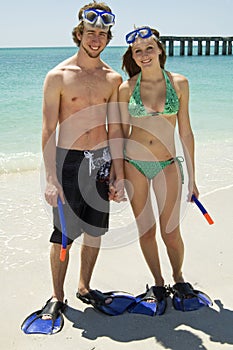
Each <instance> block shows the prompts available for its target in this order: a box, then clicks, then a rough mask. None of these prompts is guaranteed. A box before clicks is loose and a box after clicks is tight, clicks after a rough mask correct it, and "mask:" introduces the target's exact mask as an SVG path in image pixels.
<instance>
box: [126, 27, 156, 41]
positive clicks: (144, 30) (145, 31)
mask: <svg viewBox="0 0 233 350" xmlns="http://www.w3.org/2000/svg"><path fill="white" fill-rule="evenodd" d="M151 36H153V37H154V39H155V40H156V41H159V38H158V37H157V36H156V35H155V34H154V33H153V32H152V30H151V29H150V27H141V28H136V29H135V30H133V31H132V32H130V33H128V34H126V36H125V40H126V42H127V44H129V45H132V44H133V43H134V42H135V40H136V39H137V38H138V37H140V38H142V39H146V38H150V37H151Z"/></svg>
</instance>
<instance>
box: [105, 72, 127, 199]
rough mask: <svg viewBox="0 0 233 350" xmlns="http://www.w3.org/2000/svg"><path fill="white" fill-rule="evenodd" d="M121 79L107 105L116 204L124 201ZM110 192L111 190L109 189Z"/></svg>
mask: <svg viewBox="0 0 233 350" xmlns="http://www.w3.org/2000/svg"><path fill="white" fill-rule="evenodd" d="M121 82H122V78H121V77H119V78H118V83H117V84H116V86H115V89H114V91H113V93H112V96H111V98H110V99H109V104H108V113H107V115H108V141H109V147H110V151H111V156H112V163H113V171H114V179H113V187H114V189H115V196H114V198H113V199H114V200H115V201H117V202H120V201H124V200H125V193H124V159H123V158H124V157H123V146H124V140H123V133H122V128H121V120H120V110H119V103H118V87H119V85H120V84H121ZM110 190H111V188H110Z"/></svg>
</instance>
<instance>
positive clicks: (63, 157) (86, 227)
mask: <svg viewBox="0 0 233 350" xmlns="http://www.w3.org/2000/svg"><path fill="white" fill-rule="evenodd" d="M56 167H57V177H58V181H59V182H60V184H61V185H62V188H63V192H64V195H65V205H64V206H63V210H64V216H65V221H66V230H67V243H68V244H71V243H72V242H73V241H74V240H75V239H76V238H77V237H79V236H80V235H81V234H82V233H83V232H86V233H87V234H89V235H91V236H93V237H98V236H101V235H103V234H105V233H106V232H107V231H108V227H109V199H108V191H109V173H110V167H111V156H110V153H109V148H108V147H105V148H101V149H97V150H90V151H82V150H67V149H63V148H59V147H57V150H56ZM53 224H54V230H53V232H52V235H51V238H50V242H52V243H59V244H61V243H62V233H61V225H60V220H59V214H58V208H53Z"/></svg>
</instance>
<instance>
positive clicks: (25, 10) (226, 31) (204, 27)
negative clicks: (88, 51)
mask: <svg viewBox="0 0 233 350" xmlns="http://www.w3.org/2000/svg"><path fill="white" fill-rule="evenodd" d="M91 1H92V0H87V1H85V0H78V1H77V0H40V1H33V0H11V1H1V4H0V47H51V46H52V47H53V46H74V43H73V41H72V35H71V32H72V29H73V27H75V25H76V24H77V22H78V21H77V12H78V10H79V9H80V8H81V7H82V6H83V5H85V4H87V3H89V2H91ZM105 2H106V3H107V4H108V6H110V7H111V9H112V12H113V13H114V14H115V15H116V24H115V26H114V27H113V30H112V32H113V36H114V38H113V40H112V41H111V43H110V45H114V46H124V45H126V44H125V41H124V38H125V34H127V33H128V32H129V31H131V30H132V29H133V27H134V24H135V25H136V26H142V25H149V26H151V27H153V28H156V29H157V30H159V32H160V35H183V36H185V35H187V36H188V35H190V36H195V35H196V36H198V35H199V36H233V24H232V23H233V22H232V14H233V0H176V1H175V0H164V1H161V0H128V1H127V0H106V1H105Z"/></svg>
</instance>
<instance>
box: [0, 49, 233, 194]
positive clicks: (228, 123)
mask: <svg viewBox="0 0 233 350" xmlns="http://www.w3.org/2000/svg"><path fill="white" fill-rule="evenodd" d="M125 49H126V48H125V47H108V48H106V49H105V51H104V52H103V54H102V58H103V60H105V61H106V62H107V63H108V64H109V65H110V66H112V67H113V68H114V69H115V70H116V71H118V72H119V73H120V74H122V76H123V79H126V78H127V77H126V75H125V74H124V73H123V71H122V70H121V63H122V55H123V53H124V52H125ZM75 52H76V48H75V47H67V48H64V47H63V48H9V49H7V48H4V49H3V48H2V49H0V71H1V79H0V90H1V95H0V117H1V128H0V174H3V173H11V172H23V171H28V170H33V169H39V168H40V166H41V161H42V156H41V114H42V113H41V111H42V90H43V81H44V78H45V75H46V73H47V72H48V71H49V70H50V69H51V68H53V67H54V66H55V65H57V64H58V63H59V62H61V61H62V60H64V59H66V58H67V57H69V56H71V55H73V54H74V53H75ZM232 64H233V56H222V55H219V56H214V55H210V56H189V57H188V56H183V57H180V56H178V55H175V56H173V57H168V58H167V64H166V69H168V70H170V71H174V72H179V73H181V74H183V75H185V76H186V77H187V78H188V79H189V84H190V117H191V124H192V127H193V131H194V135H195V140H196V160H197V170H198V172H199V173H200V174H201V175H199V178H198V180H199V183H200V186H201V187H202V188H203V189H205V192H207V191H213V190H215V189H218V188H221V187H224V186H228V185H230V184H232V173H233V156H232V154H233V136H232V135H233V112H232V110H233V84H232V67H233V65H232Z"/></svg>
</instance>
